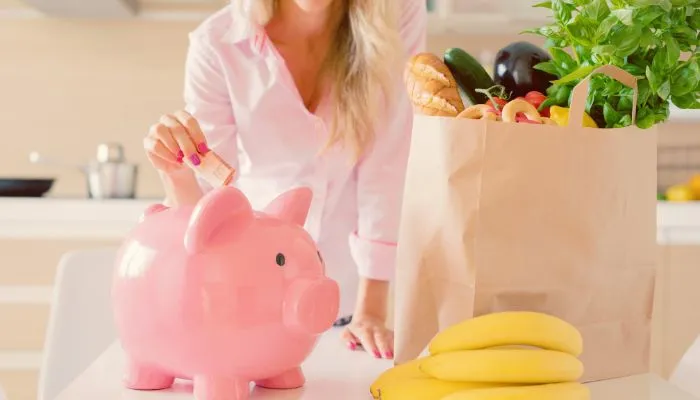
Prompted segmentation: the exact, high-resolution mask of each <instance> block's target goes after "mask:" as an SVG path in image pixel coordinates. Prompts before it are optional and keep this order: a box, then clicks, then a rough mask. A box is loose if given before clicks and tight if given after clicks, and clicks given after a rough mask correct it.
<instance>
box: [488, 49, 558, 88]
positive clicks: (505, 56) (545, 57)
mask: <svg viewBox="0 0 700 400" xmlns="http://www.w3.org/2000/svg"><path fill="white" fill-rule="evenodd" d="M549 60H551V57H550V56H549V53H547V51H545V50H544V49H541V48H539V47H537V46H535V45H534V44H532V43H529V42H515V43H511V44H509V45H508V46H506V47H504V48H502V49H501V50H499V51H498V54H497V55H496V62H495V63H494V66H493V77H494V83H496V84H497V85H502V86H504V87H505V88H506V93H510V94H511V98H513V99H514V98H516V97H525V95H526V94H527V93H528V92H530V91H533V90H535V91H538V92H540V93H543V94H544V93H547V88H548V87H550V86H552V83H551V82H552V81H554V80H556V79H558V77H557V76H554V75H552V74H549V73H547V72H544V71H540V70H537V69H535V68H534V67H535V65H537V64H539V63H541V62H545V61H549Z"/></svg>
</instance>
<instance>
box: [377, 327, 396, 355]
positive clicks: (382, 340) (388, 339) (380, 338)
mask: <svg viewBox="0 0 700 400" xmlns="http://www.w3.org/2000/svg"><path fill="white" fill-rule="evenodd" d="M374 342H375V343H376V344H377V349H378V350H379V352H380V353H381V354H382V355H383V356H384V358H394V333H393V332H392V331H390V330H387V329H382V330H376V331H375V332H374Z"/></svg>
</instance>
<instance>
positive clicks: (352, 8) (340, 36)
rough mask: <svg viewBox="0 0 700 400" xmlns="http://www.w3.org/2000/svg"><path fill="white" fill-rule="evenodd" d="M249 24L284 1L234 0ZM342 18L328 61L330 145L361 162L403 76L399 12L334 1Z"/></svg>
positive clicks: (381, 5) (363, 0)
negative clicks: (379, 118) (331, 103)
mask: <svg viewBox="0 0 700 400" xmlns="http://www.w3.org/2000/svg"><path fill="white" fill-rule="evenodd" d="M232 1H233V3H234V4H235V3H238V5H240V6H242V9H241V10H240V11H242V12H243V13H244V14H245V15H247V16H248V17H249V18H250V20H251V21H252V22H254V23H256V24H258V25H260V26H265V25H266V24H267V23H268V22H269V21H270V19H271V18H272V17H273V15H274V14H275V12H276V10H277V5H278V3H279V1H280V0H232ZM334 1H340V2H342V3H343V4H342V6H343V10H344V15H343V17H342V20H341V23H340V26H339V29H338V31H337V33H336V37H335V45H334V46H332V48H331V50H330V53H329V55H328V58H327V60H326V64H325V65H326V69H325V73H326V74H327V75H325V76H326V77H327V78H328V79H329V80H330V82H331V83H332V87H331V90H332V92H331V93H332V96H333V100H334V102H333V107H334V108H333V123H332V125H331V131H330V135H329V137H328V141H327V143H326V146H325V149H324V150H327V149H329V148H330V147H332V146H334V145H337V144H339V145H341V146H344V147H346V148H349V149H350V150H351V151H352V152H353V154H354V156H355V160H357V159H359V158H360V157H361V156H362V155H363V154H364V152H365V151H366V150H367V148H368V147H369V146H370V145H371V144H372V142H373V141H374V138H375V130H376V127H375V121H376V118H377V117H378V116H379V114H380V113H382V112H385V107H386V106H388V105H389V104H390V103H389V102H390V101H391V100H392V98H393V96H394V91H395V90H396V88H397V85H396V82H395V81H396V79H397V78H396V77H397V76H401V65H402V64H401V61H402V59H401V55H402V54H401V50H402V49H403V47H402V43H401V40H400V37H399V31H398V8H397V6H396V4H397V3H399V2H396V1H392V0H334Z"/></svg>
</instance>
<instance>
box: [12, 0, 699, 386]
mask: <svg viewBox="0 0 700 400" xmlns="http://www.w3.org/2000/svg"><path fill="white" fill-rule="evenodd" d="M226 3H227V0H90V1H86V0H0V129H1V130H2V133H1V134H0V138H2V142H3V144H2V147H0V148H1V150H0V179H3V178H5V179H7V178H50V179H55V182H54V183H53V185H52V187H51V189H50V191H49V192H48V193H47V195H46V197H45V198H35V199H27V198H11V197H4V198H3V197H0V385H1V386H3V387H5V390H6V391H7V394H8V396H9V399H10V400H33V399H36V382H37V373H38V370H39V366H40V363H41V355H42V353H41V351H42V347H43V341H44V335H45V327H46V323H47V316H48V315H49V310H50V300H51V288H52V283H53V281H54V274H55V271H56V265H57V263H58V261H59V259H60V256H61V255H62V254H63V253H65V252H66V251H69V250H73V249H84V248H91V247H103V246H114V245H116V244H117V243H118V241H119V238H120V235H121V234H123V232H124V231H125V230H126V229H128V227H129V226H130V224H132V223H133V221H134V218H135V217H136V216H138V213H139V212H140V210H141V209H143V206H144V205H145V204H147V203H148V202H149V200H148V199H152V198H158V197H160V196H161V195H162V191H161V188H160V184H159V182H158V179H157V175H156V173H155V172H154V171H153V170H152V169H151V168H150V167H149V164H148V162H147V160H146V158H145V156H144V154H143V151H142V147H141V146H142V138H143V136H144V134H145V133H146V131H147V129H148V127H149V126H150V125H151V124H152V123H153V122H155V121H156V120H157V118H158V117H159V116H160V115H161V114H162V113H165V112H169V111H172V110H176V109H179V108H181V107H182V105H183V104H182V81H183V68H184V57H185V52H186V47H187V34H188V32H190V31H191V30H193V29H194V28H195V27H196V26H197V25H198V24H199V23H200V22H201V20H202V19H204V18H205V17H206V16H207V15H209V14H211V13H212V12H214V11H215V10H217V9H219V8H220V7H222V6H224V5H225V4H226ZM428 3H429V4H428V6H429V9H430V11H431V15H430V18H431V19H430V36H429V40H428V43H429V50H430V51H433V52H435V53H438V54H440V53H442V51H443V50H444V49H445V48H447V47H453V46H458V47H462V48H463V49H465V50H467V51H468V52H470V53H471V54H473V55H475V56H477V57H478V58H480V60H481V61H482V62H483V63H484V64H485V65H487V66H488V65H489V64H490V62H491V60H492V59H493V57H494V56H495V54H496V52H497V51H498V49H500V48H502V47H504V46H505V45H507V44H509V43H511V42H513V41H516V40H528V41H531V42H533V43H536V44H542V42H541V40H540V39H539V38H538V37H535V36H532V35H527V36H525V37H517V36H516V35H517V33H518V32H520V31H521V30H523V29H525V28H528V27H533V26H539V25H542V24H543V23H545V22H546V19H545V18H544V16H545V15H546V10H543V9H534V8H531V7H530V5H531V4H533V2H531V1H525V0H510V1H488V0H454V1H449V0H447V1H439V0H435V1H429V2H428ZM488 69H489V70H490V66H488ZM103 143H112V145H111V146H112V147H109V148H107V147H104V146H103V147H102V148H101V156H103V157H107V156H110V157H113V159H114V157H116V160H117V161H118V162H121V161H119V153H120V150H119V148H118V147H115V144H120V145H121V146H123V147H122V150H123V154H124V156H125V158H126V162H127V163H134V164H137V165H138V171H137V181H136V182H137V183H136V190H135V195H136V197H137V198H138V199H134V200H129V199H125V200H108V201H102V200H97V199H87V197H88V184H87V183H86V178H85V175H84V173H83V172H82V171H81V170H80V169H79V168H78V166H80V165H85V164H87V163H88V162H90V160H92V159H94V158H95V157H96V156H97V153H96V152H97V148H98V145H100V144H103ZM698 145H700V111H694V112H687V111H685V112H684V111H680V110H673V111H672V114H671V121H669V122H668V123H667V124H665V125H663V126H662V127H661V130H660V136H659V146H660V147H661V148H663V149H665V150H661V152H660V157H659V161H660V163H662V164H663V165H662V167H661V169H662V170H661V172H660V175H659V178H660V182H659V184H660V186H665V185H670V184H673V183H676V182H681V181H684V180H687V179H689V178H690V177H691V176H692V175H693V174H694V173H695V172H700V151H699V150H698V147H697V146H698ZM31 152H38V154H39V155H41V156H42V157H46V158H48V159H53V160H54V161H55V162H57V163H63V164H64V165H63V166H46V165H38V164H32V163H30V161H29V154H30V153H31ZM36 160H37V159H35V161H36ZM671 164H672V165H671ZM669 165H671V168H670V169H669V168H668V167H669ZM645 178H646V177H643V176H640V177H639V179H645ZM668 206H669V205H668V204H662V203H660V207H668ZM674 207H675V206H674ZM664 210H666V211H664V212H667V213H670V214H668V215H672V216H673V221H671V220H668V221H666V222H664V224H666V225H664V226H663V227H660V233H659V237H660V239H659V243H660V246H659V262H660V266H661V269H660V271H661V273H660V278H659V288H660V289H659V290H658V291H657V292H658V294H657V298H659V301H658V302H657V309H658V310H659V311H658V312H659V314H658V315H660V316H659V317H658V318H656V319H655V321H656V324H657V327H656V338H655V348H654V355H653V356H654V360H655V361H654V368H655V370H656V371H658V372H660V373H662V374H664V375H667V374H668V372H669V368H670V366H671V365H674V364H675V363H676V362H677V361H678V358H679V357H680V355H681V354H682V352H683V351H684V350H685V347H686V346H687V345H688V344H689V342H690V341H691V340H692V339H693V338H694V337H695V336H696V335H697V332H698V331H700V326H695V327H687V326H686V321H685V320H684V318H683V312H682V310H683V309H684V307H691V306H690V304H692V303H695V304H699V303H700V291H699V290H697V289H698V282H700V263H698V260H699V259H700V236H699V235H698V232H697V230H698V229H700V218H698V216H699V215H700V212H698V210H697V209H696V208H695V204H682V205H678V207H675V208H673V209H668V208H667V209H664ZM662 228H663V229H666V228H668V229H666V230H663V229H662ZM693 229H695V230H693ZM693 235H695V236H693ZM88 284H89V283H88ZM692 299H694V301H693V300H692ZM695 308H696V306H695Z"/></svg>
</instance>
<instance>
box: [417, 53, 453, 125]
mask: <svg viewBox="0 0 700 400" xmlns="http://www.w3.org/2000/svg"><path fill="white" fill-rule="evenodd" d="M404 81H405V83H406V90H407V91H408V96H409V98H410V99H411V102H412V103H413V108H414V110H415V111H416V112H418V113H420V114H425V115H436V116H445V117H455V116H457V114H459V113H460V112H462V110H464V104H463V103H462V99H461V98H460V97H459V89H457V82H456V81H455V78H454V76H453V75H452V73H451V72H450V70H449V68H447V66H446V65H445V63H444V62H443V61H442V60H441V59H440V58H439V57H438V56H436V55H435V54H432V53H419V54H416V55H415V56H413V57H412V58H411V59H410V60H409V61H408V63H407V64H406V70H405V72H404Z"/></svg>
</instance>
